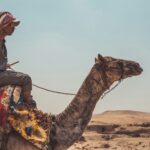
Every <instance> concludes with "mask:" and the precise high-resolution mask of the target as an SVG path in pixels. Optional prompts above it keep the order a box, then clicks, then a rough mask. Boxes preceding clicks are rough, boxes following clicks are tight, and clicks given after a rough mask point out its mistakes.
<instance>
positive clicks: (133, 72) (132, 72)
mask: <svg viewBox="0 0 150 150" xmlns="http://www.w3.org/2000/svg"><path fill="white" fill-rule="evenodd" d="M142 72H143V69H142V67H141V66H140V65H139V64H138V63H135V62H134V63H129V64H126V67H125V70H124V73H125V74H126V75H127V76H137V75H140V74H141V73H142Z"/></svg>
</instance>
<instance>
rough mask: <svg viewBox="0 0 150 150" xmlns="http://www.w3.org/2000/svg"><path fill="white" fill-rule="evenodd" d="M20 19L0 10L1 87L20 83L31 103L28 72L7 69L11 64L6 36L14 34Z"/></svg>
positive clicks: (30, 85) (30, 81)
mask: <svg viewBox="0 0 150 150" xmlns="http://www.w3.org/2000/svg"><path fill="white" fill-rule="evenodd" d="M19 24H20V21H18V20H16V18H15V17H14V16H13V15H12V14H11V13H10V12H0V87H1V86H5V85H19V86H21V87H22V93H23V98H24V101H25V102H26V103H27V104H29V103H30V100H31V90H32V80H31V77H30V76H29V75H27V74H24V73H21V72H15V71H11V70H7V69H8V68H10V65H9V64H8V63H7V62H8V59H7V49H6V46H5V37H6V36H10V35H12V34H13V32H14V30H15V27H16V26H18V25H19Z"/></svg>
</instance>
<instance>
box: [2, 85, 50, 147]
mask: <svg viewBox="0 0 150 150" xmlns="http://www.w3.org/2000/svg"><path fill="white" fill-rule="evenodd" d="M0 91H1V92H0V114H1V116H0V123H1V124H0V126H5V123H6V122H9V124H10V126H11V127H12V128H13V129H14V130H15V131H16V132H18V134H20V135H21V136H22V137H23V138H24V139H26V140H27V141H29V142H31V143H33V144H34V145H35V146H37V147H38V148H40V149H43V148H44V147H45V146H47V145H48V143H49V142H50V141H49V134H50V129H51V124H52V117H51V115H49V114H47V113H43V112H42V111H40V110H38V109H37V108H35V109H31V108H29V107H26V106H25V105H24V103H23V99H22V97H21V88H20V87H18V86H16V87H13V86H7V87H5V88H3V89H1V90H0Z"/></svg>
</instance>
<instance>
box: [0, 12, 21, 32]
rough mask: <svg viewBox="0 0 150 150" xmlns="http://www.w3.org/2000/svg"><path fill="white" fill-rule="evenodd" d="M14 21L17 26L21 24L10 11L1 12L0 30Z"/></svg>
mask: <svg viewBox="0 0 150 150" xmlns="http://www.w3.org/2000/svg"><path fill="white" fill-rule="evenodd" d="M12 22H13V23H14V26H17V25H19V24H20V21H18V20H16V18H15V17H14V16H13V15H12V14H11V13H10V12H1V13H0V30H1V29H3V28H4V27H6V26H7V25H8V24H9V23H12Z"/></svg>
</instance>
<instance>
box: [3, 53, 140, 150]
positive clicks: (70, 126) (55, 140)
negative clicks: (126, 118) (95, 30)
mask: <svg viewBox="0 0 150 150" xmlns="http://www.w3.org/2000/svg"><path fill="white" fill-rule="evenodd" d="M142 71H143V70H142V68H141V67H140V65H139V64H138V63H136V62H134V61H129V60H123V59H115V58H112V57H103V56H101V55H100V54H98V57H97V58H95V64H94V65H93V67H92V69H91V71H90V72H89V74H88V76H87V77H86V79H85V80H84V82H83V84H82V85H81V87H80V89H79V91H78V92H77V94H76V95H75V97H74V98H73V100H72V101H71V103H70V104H69V105H68V107H67V108H66V109H65V110H64V111H63V112H61V113H59V114H57V115H55V117H54V120H53V124H52V128H51V133H50V143H49V146H50V147H49V150H66V149H68V148H69V147H70V146H71V145H73V144H74V143H75V142H76V141H77V140H78V139H79V138H80V137H81V135H82V134H83V132H84V129H85V128H86V126H87V125H88V123H89V121H90V119H91V117H92V113H93V110H94V108H95V105H96V103H97V102H98V100H99V99H100V97H101V96H102V95H103V94H104V92H106V91H107V90H109V89H110V87H111V85H112V84H113V83H114V82H115V81H120V80H123V79H126V78H128V77H132V76H136V75H140V74H141V73H142ZM5 147H6V150H39V149H38V148H37V147H35V146H34V145H32V144H31V143H29V142H28V141H26V140H24V139H23V138H22V137H21V136H19V134H18V133H15V132H11V133H10V134H9V136H8V142H7V144H6V146H5Z"/></svg>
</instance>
